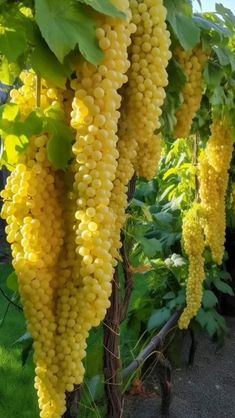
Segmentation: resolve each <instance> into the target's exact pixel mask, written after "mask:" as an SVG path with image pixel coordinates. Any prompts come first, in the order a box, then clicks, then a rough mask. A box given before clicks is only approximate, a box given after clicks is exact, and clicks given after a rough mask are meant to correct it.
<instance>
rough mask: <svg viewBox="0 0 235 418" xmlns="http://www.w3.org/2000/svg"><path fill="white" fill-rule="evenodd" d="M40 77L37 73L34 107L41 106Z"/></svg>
mask: <svg viewBox="0 0 235 418" xmlns="http://www.w3.org/2000/svg"><path fill="white" fill-rule="evenodd" d="M41 84H42V83H41V77H40V76H39V75H37V79H36V107H41Z"/></svg>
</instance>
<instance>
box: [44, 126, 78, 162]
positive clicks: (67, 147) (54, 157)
mask: <svg viewBox="0 0 235 418" xmlns="http://www.w3.org/2000/svg"><path fill="white" fill-rule="evenodd" d="M47 153H48V159H49V161H50V162H51V163H52V164H53V166H54V167H55V168H56V169H59V170H65V169H66V168H67V167H68V162H69V160H70V158H71V156H72V153H71V142H70V141H68V138H67V137H65V136H63V133H56V134H52V136H51V137H50V139H49V141H48V145H47Z"/></svg>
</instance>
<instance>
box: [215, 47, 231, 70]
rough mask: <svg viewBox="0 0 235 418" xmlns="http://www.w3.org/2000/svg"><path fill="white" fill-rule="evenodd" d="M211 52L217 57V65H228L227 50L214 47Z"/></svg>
mask: <svg viewBox="0 0 235 418" xmlns="http://www.w3.org/2000/svg"><path fill="white" fill-rule="evenodd" d="M213 50H214V51H215V53H216V55H217V57H218V60H219V63H220V64H221V65H228V64H230V59H229V50H228V49H226V48H222V47H219V46H217V45H215V46H213Z"/></svg>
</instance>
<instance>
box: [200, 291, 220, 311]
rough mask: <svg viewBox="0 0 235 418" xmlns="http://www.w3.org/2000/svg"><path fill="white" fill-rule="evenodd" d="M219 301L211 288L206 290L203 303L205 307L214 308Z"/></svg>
mask: <svg viewBox="0 0 235 418" xmlns="http://www.w3.org/2000/svg"><path fill="white" fill-rule="evenodd" d="M217 303H218V299H217V297H216V296H215V294H214V293H213V292H212V291H211V290H204V293H203V298H202V305H203V307H204V308H205V309H210V308H213V307H214V306H215V305H216V304H217Z"/></svg>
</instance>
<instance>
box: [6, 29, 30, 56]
mask: <svg viewBox="0 0 235 418" xmlns="http://www.w3.org/2000/svg"><path fill="white" fill-rule="evenodd" d="M26 49H27V42H26V38H25V36H24V33H23V32H22V31H16V30H13V29H11V30H7V29H6V30H5V31H4V32H2V31H0V54H1V55H4V56H5V57H6V58H7V60H8V61H10V62H16V60H17V58H18V57H19V56H20V55H21V54H23V53H24V52H25V51H26Z"/></svg>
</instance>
